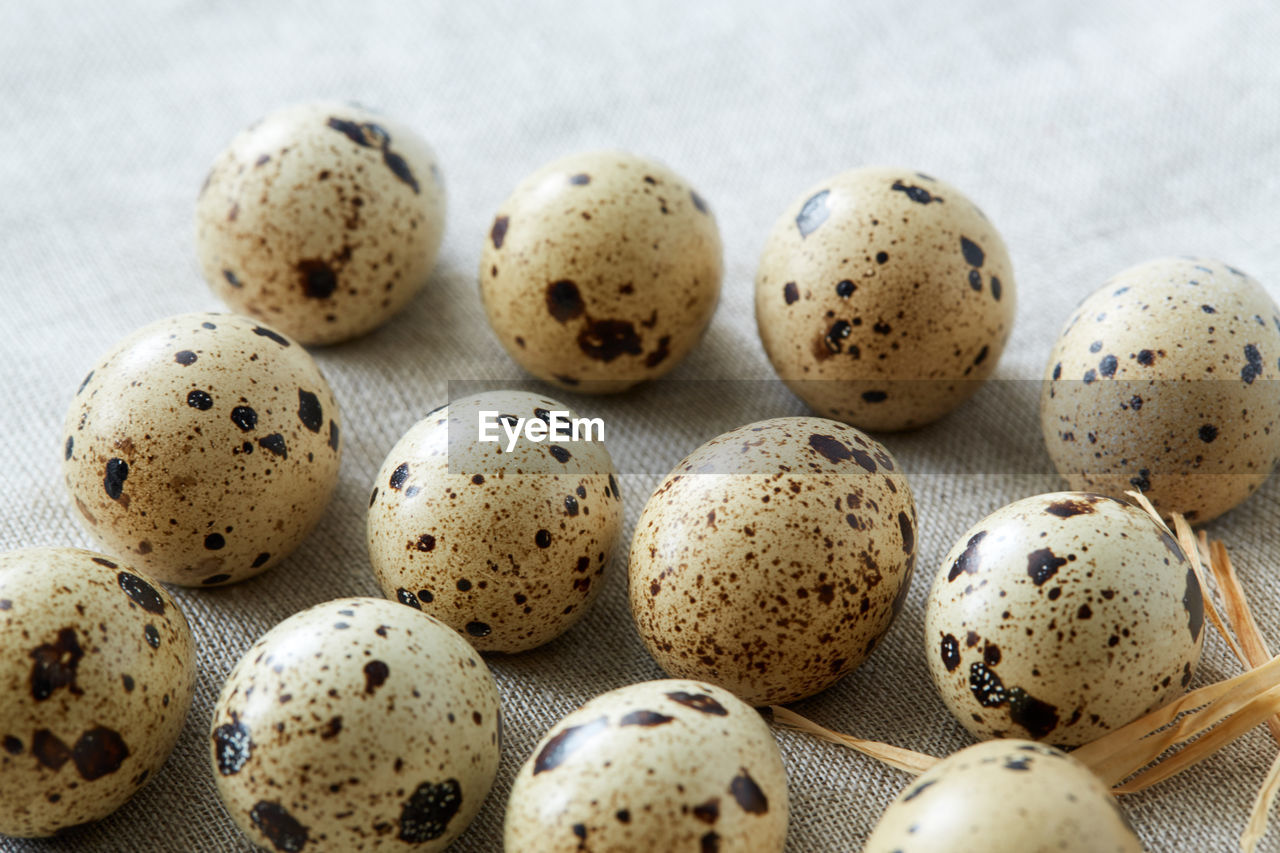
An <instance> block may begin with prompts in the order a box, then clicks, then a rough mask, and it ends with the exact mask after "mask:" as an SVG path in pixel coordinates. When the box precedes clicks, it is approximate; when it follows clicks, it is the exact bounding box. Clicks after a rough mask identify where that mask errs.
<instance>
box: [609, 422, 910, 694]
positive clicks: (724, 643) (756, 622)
mask: <svg viewBox="0 0 1280 853" xmlns="http://www.w3.org/2000/svg"><path fill="white" fill-rule="evenodd" d="M915 557H916V511H915V504H914V502H913V500H912V497H911V487H910V486H909V485H908V483H907V479H906V477H905V476H904V475H903V473H902V472H901V470H899V469H898V466H897V463H896V462H894V459H893V457H892V456H891V455H890V454H889V451H888V450H886V449H885V448H884V446H883V445H881V444H879V443H878V442H876V441H874V440H872V439H870V438H868V437H867V436H865V435H863V434H862V433H861V432H859V431H858V430H856V429H854V428H853V427H850V426H847V425H846V424H842V423H839V422H837V421H829V420H825V419H823V418H811V417H802V418H775V419H773V420H767V421H760V422H758V423H753V424H748V425H746V426H743V427H739V428H738V429H735V430H731V431H729V432H727V433H725V434H723V435H721V436H719V437H718V438H714V439H712V440H711V441H709V442H707V443H706V444H704V445H703V446H702V447H700V448H698V449H697V450H695V451H694V452H693V453H691V454H690V455H689V456H688V457H686V458H685V460H684V461H683V462H681V463H680V464H679V465H677V466H676V468H675V469H674V470H673V471H672V472H671V473H670V474H669V475H668V476H667V478H666V480H665V481H664V482H663V483H662V485H660V486H659V487H658V489H657V490H656V491H655V492H654V493H653V495H652V496H651V497H650V498H649V502H648V504H646V505H645V508H644V512H642V513H641V515H640V519H639V520H638V521H637V522H636V532H635V536H634V538H633V539H632V543H631V564H630V568H629V585H628V589H629V593H630V599H631V613H632V615H633V616H634V617H635V621H636V627H637V628H638V629H639V631H640V636H641V638H642V639H643V640H644V643H645V645H646V646H647V647H648V649H649V652H650V653H651V654H652V655H653V656H654V658H655V659H656V660H657V661H658V663H659V664H661V665H662V668H663V669H665V670H666V671H667V672H669V673H671V674H672V675H674V676H678V677H682V678H699V679H703V680H706V681H710V682H712V683H715V684H719V685H721V686H723V687H725V688H727V689H729V690H730V691H732V692H733V693H735V694H737V695H738V696H741V697H742V698H743V699H745V700H746V701H748V702H751V703H752V704H778V703H783V702H791V701H794V700H796V699H801V698H803V697H805V696H809V695H811V694H813V693H817V692H818V691H819V690H822V689H824V688H826V687H829V686H830V685H832V684H834V683H835V682H836V681H838V680H839V679H840V678H841V677H843V676H844V675H845V674H846V673H848V672H850V671H851V670H853V669H854V668H855V667H857V666H858V665H859V664H860V663H862V661H863V660H864V659H865V658H866V657H867V655H869V654H871V651H872V649H873V648H874V647H875V645H876V643H877V642H879V641H880V638H881V637H883V636H884V634H885V632H886V631H888V630H889V625H890V624H891V623H892V622H893V618H894V616H896V615H897V612H898V610H899V609H900V608H901V606H902V602H903V601H904V600H905V598H906V593H907V589H908V587H909V581H910V578H911V570H912V567H913V566H914V564H915Z"/></svg>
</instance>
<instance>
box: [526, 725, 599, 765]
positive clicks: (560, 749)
mask: <svg viewBox="0 0 1280 853" xmlns="http://www.w3.org/2000/svg"><path fill="white" fill-rule="evenodd" d="M608 727H609V720H608V718H607V717H599V718H597V719H595V720H592V721H591V722H589V723H583V724H582V725H580V726H569V727H567V728H565V729H563V730H562V731H560V732H559V733H557V734H556V735H555V736H554V737H552V738H551V739H550V740H549V741H547V743H546V745H545V746H543V747H542V749H541V750H540V751H539V752H538V757H537V758H536V759H534V763H533V775H534V776H537V775H538V774H539V773H545V772H546V771H548V770H554V769H556V768H557V767H559V766H560V765H561V764H563V763H564V762H565V760H566V759H567V758H568V757H569V756H570V755H572V754H573V753H575V752H577V751H578V750H579V749H581V748H582V747H583V746H584V745H586V744H587V743H588V742H589V741H591V740H592V739H593V738H595V737H596V735H598V734H600V733H601V732H603V731H604V730H605V729H607V728H608Z"/></svg>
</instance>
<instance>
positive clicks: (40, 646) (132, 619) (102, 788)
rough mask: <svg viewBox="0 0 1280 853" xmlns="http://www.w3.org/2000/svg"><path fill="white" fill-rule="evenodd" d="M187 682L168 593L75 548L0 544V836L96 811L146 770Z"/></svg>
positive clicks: (106, 810)
mask: <svg viewBox="0 0 1280 853" xmlns="http://www.w3.org/2000/svg"><path fill="white" fill-rule="evenodd" d="M194 688H195V641H194V640H193V639H192V637H191V629H190V628H189V627H188V626H187V620H186V618H185V617H183V615H182V611H181V610H180V609H179V607H178V605H177V604H176V603H175V602H174V600H173V599H172V598H170V597H169V594H168V593H167V592H165V590H164V589H163V588H162V587H161V586H160V585H159V584H157V583H155V582H154V581H151V580H149V579H147V578H145V577H143V576H142V575H141V574H139V573H138V572H137V571H136V570H134V569H133V568H132V567H131V566H128V565H126V564H124V563H123V562H117V560H116V559H115V558H108V557H106V556H103V555H101V554H96V553H94V552H92V551H81V550H79V549H76V548H29V549H26V550H21V551H10V552H8V553H6V554H0V835H16V836H24V837H26V836H42V835H52V834H53V833H55V832H57V831H59V830H61V829H65V828H67V827H71V826H75V825H77V824H81V823H87V822H89V821H94V820H98V819H99V818H102V817H105V816H106V815H108V814H110V813H111V812H113V811H115V810H116V809H117V808H119V807H120V805H121V804H123V803H124V802H125V801H126V800H128V799H129V798H130V797H132V796H133V794H134V792H135V791H137V790H138V789H139V788H141V787H142V786H143V785H144V784H146V782H147V781H148V780H149V779H151V778H152V777H154V776H155V775H156V773H157V771H159V770H160V767H161V766H162V765H163V764H164V762H165V760H166V759H167V758H168V757H169V753H170V752H171V751H172V750H173V745H174V744H175V743H176V742H177V740H178V733H179V732H180V731H181V730H182V724H183V721H184V720H185V719H186V716H187V709H188V708H190V707H191V695H192V691H193V690H194Z"/></svg>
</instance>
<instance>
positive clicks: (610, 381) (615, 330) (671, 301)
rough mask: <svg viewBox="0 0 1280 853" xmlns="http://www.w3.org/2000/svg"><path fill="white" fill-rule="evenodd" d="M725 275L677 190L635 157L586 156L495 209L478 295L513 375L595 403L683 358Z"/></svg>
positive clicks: (708, 228)
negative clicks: (520, 372)
mask: <svg viewBox="0 0 1280 853" xmlns="http://www.w3.org/2000/svg"><path fill="white" fill-rule="evenodd" d="M722 274H723V261H722V258H721V247H720V232H719V229H718V228H717V227H716V221H715V217H714V216H713V215H712V213H711V210H710V208H709V207H708V206H707V203H706V202H705V201H703V199H702V197H701V196H700V195H698V193H697V192H696V191H694V190H693V188H692V187H691V186H690V185H689V184H688V183H687V182H686V181H685V180H684V179H683V178H681V177H680V176H679V175H677V174H676V173H675V172H672V171H671V170H670V169H668V168H667V167H666V166H663V165H661V164H659V163H656V162H654V161H652V160H646V159H644V158H641V157H637V156H635V155H634V154H627V153H625V152H621V151H595V152H590V153H585V154H575V155H572V156H569V157H565V158H563V159H560V160H557V161H555V162H554V163H551V164H549V165H547V166H544V167H542V168H541V169H539V170H538V171H536V172H534V173H533V174H532V175H530V176H529V177H527V178H525V179H524V180H523V181H521V182H520V184H519V186H517V187H516V189H515V190H514V191H513V192H512V194H511V196H510V197H509V198H507V200H506V201H504V202H503V203H502V206H501V207H500V208H498V214H497V216H496V217H495V218H494V221H493V225H492V226H491V227H490V229H489V234H488V238H487V239H486V240H485V245H484V255H483V256H482V258H481V262H480V295H481V296H482V297H483V298H484V307H485V312H486V313H487V314H488V316H489V324H490V325H491V326H492V327H493V331H494V333H495V334H496V335H497V337H498V340H499V341H500V342H501V343H502V345H503V347H505V348H506V350H507V352H508V353H509V354H510V355H511V357H512V358H513V359H515V361H516V362H517V363H518V364H519V365H520V366H521V367H523V368H524V369H525V370H527V371H529V372H530V373H532V374H533V375H535V376H537V377H539V378H540V379H545V380H547V381H549V382H553V383H555V384H557V385H559V386H561V387H564V388H571V389H574V390H577V391H581V392H591V393H604V392H613V391H621V390H623V389H625V388H629V387H630V386H632V385H635V384H636V383H637V382H643V381H644V380H646V379H654V378H656V377H658V376H662V375H663V374H665V373H666V372H667V371H669V370H671V369H672V368H673V367H675V366H676V364H678V363H679V362H680V360H681V359H683V358H684V357H685V356H686V355H688V353H689V351H690V350H692V349H693V348H694V346H695V345H696V344H697V343H698V341H699V339H701V337H702V333H703V331H704V330H705V329H706V327H707V324H708V323H709V322H710V321H711V314H712V312H713V311H714V310H715V307H716V301H717V300H718V299H719V296H720V279H721V277H722Z"/></svg>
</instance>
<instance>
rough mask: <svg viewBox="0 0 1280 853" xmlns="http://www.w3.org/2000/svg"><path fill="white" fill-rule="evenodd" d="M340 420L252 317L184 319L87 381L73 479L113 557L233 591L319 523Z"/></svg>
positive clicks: (328, 395) (135, 342)
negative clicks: (229, 586)
mask: <svg viewBox="0 0 1280 853" xmlns="http://www.w3.org/2000/svg"><path fill="white" fill-rule="evenodd" d="M339 420H340V417H339V414H338V405H337V403H336V402H335V401H334V398H333V394H332V392H331V391H330V389H329V384H328V382H326V381H325V378H324V376H323V375H322V374H321V372H320V369H319V368H318V367H317V366H316V363H315V362H314V361H313V360H312V358H311V356H310V355H308V354H307V352H306V350H304V349H303V348H302V347H301V346H299V345H297V344H296V343H294V342H292V341H290V340H289V339H288V338H286V337H284V336H283V335H281V334H280V333H278V332H276V331H275V330H273V329H271V328H269V327H266V326H263V325H260V324H259V323H257V322H256V321H254V320H251V319H249V318H247V317H241V316H237V315H234V314H182V315H179V316H176V317H169V318H166V319H164V320H160V321H158V322H156V323H153V324H151V325H149V326H146V327H145V328H143V329H140V330H139V331H137V332H135V333H134V334H133V335H131V336H129V337H128V338H126V339H125V340H124V341H122V342H120V343H119V344H118V345H117V346H116V347H115V348H114V349H113V350H112V351H111V352H109V353H108V354H107V355H106V356H105V357H103V358H102V359H101V360H100V361H99V362H98V363H97V364H96V365H95V366H94V368H93V369H92V370H91V371H89V374H88V375H87V376H86V377H85V379H84V381H83V383H82V384H81V386H80V389H79V390H78V391H77V392H76V395H75V398H74V399H73V400H72V402H71V407H70V411H69V412H68V414H67V421H66V426H65V427H64V435H65V439H64V443H63V456H64V461H63V467H62V470H63V476H64V479H65V482H66V485H67V490H68V492H69V493H70V495H71V498H72V500H73V501H74V503H75V506H76V509H77V511H78V512H79V515H80V517H81V519H82V520H83V521H84V523H85V525H86V527H87V529H88V530H89V532H90V533H92V534H93V535H94V536H95V537H96V538H97V539H98V541H99V542H101V543H102V545H103V546H104V548H106V550H108V551H109V552H111V553H113V554H121V555H128V559H129V560H130V561H131V562H133V563H134V564H135V565H137V566H138V568H140V569H142V570H143V571H145V572H146V573H148V574H150V575H151V576H153V577H155V578H157V579H159V580H162V581H165V582H168V583H177V584H183V585H187V586H195V585H206V586H212V585H218V584H226V583H234V582H235V581H240V580H244V579H245V578H248V577H251V576H253V575H256V574H258V573H259V572H262V571H265V570H267V569H268V568H270V567H271V566H273V565H275V564H276V563H278V562H280V561H281V560H282V559H284V558H285V557H286V556H287V555H288V554H289V553H290V552H291V551H292V550H293V549H294V548H296V547H297V545H298V544H299V543H300V542H301V541H302V539H303V538H304V537H305V536H306V534H307V533H308V532H309V531H310V530H311V528H312V527H313V526H314V525H315V523H316V522H317V521H318V520H319V519H320V516H321V514H322V513H323V512H324V509H325V506H326V505H327V504H328V501H329V496H330V494H331V493H332V491H333V488H334V486H335V485H336V483H337V480H338V464H339V460H340V457H341V431H340V428H339Z"/></svg>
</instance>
